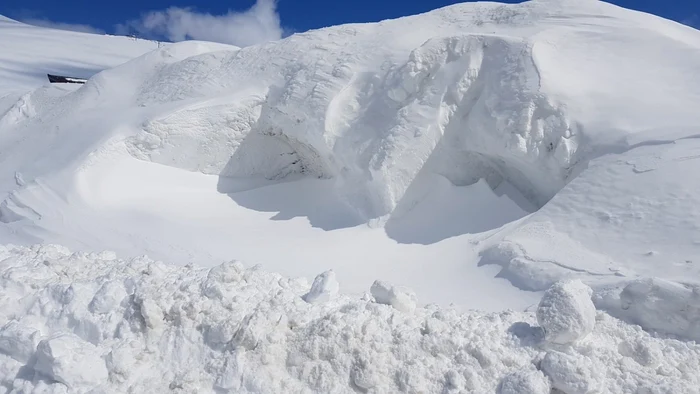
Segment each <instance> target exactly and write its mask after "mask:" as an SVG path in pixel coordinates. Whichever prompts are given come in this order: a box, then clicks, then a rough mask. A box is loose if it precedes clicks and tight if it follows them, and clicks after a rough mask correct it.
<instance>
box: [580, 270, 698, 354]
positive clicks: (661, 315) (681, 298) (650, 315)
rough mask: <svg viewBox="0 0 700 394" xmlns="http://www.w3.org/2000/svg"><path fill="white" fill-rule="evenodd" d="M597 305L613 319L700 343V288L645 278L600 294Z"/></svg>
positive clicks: (596, 297)
mask: <svg viewBox="0 0 700 394" xmlns="http://www.w3.org/2000/svg"><path fill="white" fill-rule="evenodd" d="M594 298H595V302H596V305H597V306H598V307H599V308H602V309H605V310H606V311H608V313H610V314H611V315H613V316H616V317H618V318H620V319H623V320H626V321H628V322H630V323H633V324H639V325H640V326H642V327H645V328H646V329H648V330H653V331H658V332H662V333H666V334H672V335H677V336H678V337H681V338H686V339H690V340H694V341H700V286H698V285H697V284H695V285H683V284H680V283H675V282H670V281H667V280H664V279H661V278H642V279H637V280H634V281H632V282H630V283H628V284H627V285H625V286H624V287H623V288H622V290H621V291H620V290H619V289H611V290H607V291H602V292H600V293H599V294H596V296H595V297H594Z"/></svg>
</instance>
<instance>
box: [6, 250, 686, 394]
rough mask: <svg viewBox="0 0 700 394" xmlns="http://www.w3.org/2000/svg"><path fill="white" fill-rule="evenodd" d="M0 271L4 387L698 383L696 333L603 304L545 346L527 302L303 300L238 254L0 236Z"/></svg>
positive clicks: (627, 386)
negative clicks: (3, 239)
mask: <svg viewBox="0 0 700 394" xmlns="http://www.w3.org/2000/svg"><path fill="white" fill-rule="evenodd" d="M322 277H323V276H322ZM325 277H326V278H327V277H328V275H326V276H325ZM0 286H1V287H0V320H1V321H3V322H6V323H5V324H4V326H3V327H2V329H0V384H1V385H2V387H4V388H6V389H8V390H17V391H25V392H30V391H33V390H43V391H44V392H66V391H68V392H76V393H78V392H88V391H90V390H93V391H106V392H112V391H113V392H128V391H134V392H153V393H159V392H170V391H173V390H183V391H196V392H236V393H248V392H256V393H276V392H305V391H311V392H337V393H354V392H357V391H363V392H430V393H433V392H473V393H483V392H499V393H502V394H506V393H516V392H517V393H542V394H545V393H548V392H549V388H550V386H551V387H554V388H557V389H559V390H561V391H563V392H564V393H567V394H574V393H585V392H589V391H590V390H594V389H599V390H602V391H600V392H610V393H623V392H624V393H633V392H673V393H681V392H682V393H692V392H697V388H698V387H700V376H699V375H698V374H697V371H698V370H699V369H700V346H698V345H697V344H695V343H692V342H687V343H686V342H681V341H678V340H674V339H663V338H658V337H654V336H651V335H650V334H648V333H646V332H644V331H642V330H640V329H639V328H638V327H636V326H632V325H628V324H625V323H623V322H621V321H620V320H617V319H615V318H612V317H610V316H608V315H606V314H603V313H599V314H598V316H597V322H596V325H595V328H594V329H593V331H592V332H591V333H590V334H589V335H588V336H586V337H585V338H582V339H580V340H579V341H577V342H575V343H572V344H569V345H565V346H563V347H562V346H559V345H557V347H556V348H552V347H551V344H550V343H549V342H546V341H544V342H543V341H540V339H539V338H540V337H539V334H538V332H539V330H540V329H539V328H537V327H534V323H535V315H534V314H533V313H516V312H501V313H494V314H485V313H480V312H467V313H458V312H456V311H454V310H451V309H441V308H438V307H435V306H428V307H425V308H423V307H418V308H416V309H415V310H414V311H399V310H397V309H396V308H394V307H391V306H389V305H382V304H379V303H376V302H373V300H371V299H369V298H367V299H355V298H350V297H348V296H344V295H339V296H338V297H337V298H335V299H332V300H329V301H320V300H319V302H315V303H313V304H312V303H307V302H305V301H304V300H303V299H302V297H303V296H304V294H307V293H308V292H309V289H310V288H311V286H310V285H309V284H308V283H307V282H306V281H305V280H296V279H288V278H285V277H282V276H280V275H276V274H271V273H267V272H264V271H262V270H260V269H258V268H256V267H252V268H246V267H244V266H243V264H241V263H240V262H235V261H234V262H229V263H225V264H222V265H220V266H217V267H214V268H211V269H201V268H197V267H195V266H192V265H190V266H184V267H182V266H173V265H166V264H163V263H160V262H157V261H153V260H150V259H148V258H146V257H141V258H136V259H132V260H129V261H124V260H119V259H117V258H115V256H114V254H112V253H100V254H94V253H90V254H86V253H70V252H69V251H68V250H66V249H65V248H62V247H58V246H50V245H46V246H34V247H14V246H2V247H0ZM567 286H569V287H570V286H571V285H570V284H569V285H564V286H563V288H568V287H567ZM314 287H316V288H318V287H319V286H318V285H317V286H314ZM384 287H388V286H384ZM574 287H576V286H574ZM385 290H386V289H385ZM375 293H376V292H375ZM377 294H378V293H377ZM380 298H381V297H380Z"/></svg>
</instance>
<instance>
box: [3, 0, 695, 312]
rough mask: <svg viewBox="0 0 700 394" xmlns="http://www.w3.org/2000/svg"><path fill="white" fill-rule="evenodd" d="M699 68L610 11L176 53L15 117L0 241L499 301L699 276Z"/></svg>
mask: <svg viewBox="0 0 700 394" xmlns="http://www.w3.org/2000/svg"><path fill="white" fill-rule="evenodd" d="M13 28H14V27H13ZM4 30H7V31H13V30H11V29H10V30H8V28H5V29H4ZM71 34H72V33H71ZM81 37H83V38H85V37H88V36H81ZM89 37H90V38H92V36H89ZM95 37H97V36H95ZM85 39H87V38H85ZM95 39H97V38H95ZM100 39H103V38H102V37H100ZM46 53H47V56H49V55H50V56H58V55H57V54H58V52H50V51H47V52H46ZM302 54H303V56H302ZM699 66H700V33H698V31H696V30H693V29H691V28H689V27H687V26H682V25H680V24H677V23H674V22H670V21H666V20H662V19H660V18H657V17H654V16H651V15H647V14H643V13H638V12H632V11H629V10H625V9H622V8H619V7H616V6H612V5H610V4H607V3H603V2H599V1H593V0H584V1H565V0H558V1H554V0H537V1H532V2H526V3H522V4H518V5H501V4H497V3H476V4H471V3H470V4H459V5H455V6H451V7H447V8H443V9H440V10H436V11H433V12H430V13H427V14H423V15H418V16H412V17H406V18H401V19H397V20H391V21H384V22H381V23H377V24H366V25H345V26H338V27H332V28H328V29H322V30H317V31H311V32H307V33H303V34H296V35H294V36H292V37H289V38H287V39H285V40H281V41H279V42H273V43H266V44H263V45H259V46H253V47H248V48H243V49H239V48H235V47H228V46H224V45H218V44H210V43H201V42H186V43H180V44H175V45H171V46H168V47H166V48H161V49H158V50H156V51H153V52H150V53H147V54H145V55H144V56H141V57H139V58H137V59H134V60H132V61H130V62H128V63H126V64H124V65H122V66H119V67H116V68H113V69H109V70H106V71H103V72H101V73H99V74H97V75H95V76H94V77H93V78H91V79H90V81H89V82H88V83H87V84H86V85H84V86H83V87H81V88H80V89H78V90H75V91H66V90H63V89H61V88H58V87H51V88H47V87H44V88H39V89H36V90H33V91H31V92H29V93H28V94H26V95H24V96H22V98H21V99H19V100H18V101H16V102H15V103H14V104H13V105H12V107H11V108H10V109H9V110H7V111H6V112H5V113H4V115H2V118H0V147H2V152H1V153H0V201H2V202H1V203H0V223H1V226H0V236H1V237H2V238H3V239H4V240H6V241H7V242H14V243H20V244H31V243H36V242H56V243H60V244H64V245H68V246H70V247H72V248H79V249H81V250H93V251H99V250H103V249H110V250H115V251H116V252H117V253H118V254H119V255H120V256H126V257H129V256H136V255H139V254H142V253H147V254H149V255H150V256H152V257H154V258H158V259H163V260H166V261H171V262H175V263H179V264H185V263H188V262H195V263H198V264H205V265H213V264H218V263H220V262H221V261H225V260H229V259H232V258H239V259H242V260H244V261H248V262H262V263H263V264H264V266H265V267H266V268H267V269H270V270H272V271H276V272H280V273H282V274H285V275H294V276H296V275H300V276H305V277H307V278H309V279H310V278H312V277H313V276H314V275H315V274H316V273H318V272H321V271H325V270H327V269H329V268H333V269H334V270H336V271H337V273H338V277H339V278H340V281H341V283H340V285H341V289H342V290H343V291H344V292H347V293H355V294H359V293H361V292H362V291H363V289H366V288H367V287H368V286H369V285H370V284H371V283H372V282H373V281H374V279H376V278H377V277H381V278H385V279H388V280H390V281H392V282H394V283H398V284H403V285H408V286H410V287H412V288H414V289H415V291H416V292H417V293H418V294H419V296H420V299H421V300H425V301H427V302H439V303H442V304H448V303H450V302H454V303H456V304H458V305H461V306H466V307H475V308H482V309H489V310H501V309H503V308H508V307H512V308H517V309H523V308H525V307H527V306H530V305H532V304H534V303H536V302H537V299H538V298H539V294H538V293H536V292H535V291H541V290H544V289H546V288H548V287H549V286H550V285H551V284H552V283H554V282H555V281H556V280H558V279H562V278H568V277H579V278H581V279H583V280H585V281H586V282H587V283H589V284H591V285H593V286H595V287H596V288H603V287H613V288H618V290H619V289H620V288H621V286H623V285H624V284H626V283H628V282H629V281H631V280H634V279H636V278H637V277H639V276H657V277H661V278H667V279H671V280H675V281H678V282H682V283H685V284H687V285H692V284H693V283H692V282H694V279H693V278H698V274H699V273H700V272H699V269H698V263H697V262H695V261H694V260H693V256H695V255H697V254H698V248H699V247H700V243H698V240H697V239H696V234H697V231H696V230H697V225H698V224H697V223H698V221H697V217H696V216H697V210H696V208H695V207H697V206H698V204H697V203H698V201H697V198H698V197H696V196H698V195H700V194H698V193H697V191H698V190H697V187H698V184H697V182H696V181H695V179H694V178H692V177H689V176H687V175H686V174H691V173H693V172H694V166H695V165H696V162H697V160H694V157H695V154H694V153H693V152H694V150H695V147H694V139H693V138H694V137H695V136H696V135H697V126H696V125H697V124H700V123H699V122H698V121H700V114H699V113H698V112H697V111H694V110H693V108H694V107H695V103H698V102H699V99H700V97H699V95H700V79H699V78H700V77H698V75H697V73H696V72H694V70H697V69H698V67H699ZM532 212H534V213H532ZM530 213H532V214H530Z"/></svg>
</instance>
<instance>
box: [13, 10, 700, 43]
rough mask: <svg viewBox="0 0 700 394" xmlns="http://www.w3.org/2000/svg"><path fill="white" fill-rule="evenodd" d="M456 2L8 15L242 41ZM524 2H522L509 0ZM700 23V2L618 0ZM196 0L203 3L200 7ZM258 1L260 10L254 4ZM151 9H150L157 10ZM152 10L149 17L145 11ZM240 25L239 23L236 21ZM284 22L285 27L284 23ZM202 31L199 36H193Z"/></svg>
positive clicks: (57, 23) (150, 33) (70, 26)
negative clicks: (237, 36) (231, 36)
mask: <svg viewBox="0 0 700 394" xmlns="http://www.w3.org/2000/svg"><path fill="white" fill-rule="evenodd" d="M458 2H459V1H450V0H354V1H328V0H278V1H277V4H274V0H257V5H256V0H231V1H219V0H196V1H193V0H140V1H137V0H121V1H115V2H112V1H94V0H91V1H88V0H62V1H56V0H2V1H0V14H2V15H6V16H9V17H11V18H14V19H19V20H23V21H26V22H29V23H34V24H43V25H47V26H53V27H59V28H66V29H73V30H82V31H95V32H107V33H115V32H116V33H118V34H124V33H133V34H137V35H142V36H150V37H151V38H160V39H169V40H179V39H183V38H197V39H211V40H222V38H221V37H227V36H230V35H232V34H233V35H242V37H241V38H240V39H239V41H240V42H239V43H238V44H239V45H241V44H242V45H247V44H250V43H255V41H259V40H261V39H263V40H264V39H274V38H275V37H276V36H278V35H280V34H281V35H285V34H289V32H294V31H305V30H308V29H313V28H319V27H324V26H330V25H336V24H340V23H347V22H369V21H378V20H382V19H387V18H394V17H399V16H404V15H411V14H416V13H419V12H424V11H429V10H431V9H435V8H438V7H442V6H445V5H449V4H454V3H458ZM505 2H511V3H516V2H518V1H514V0H506V1H505ZM611 2H612V3H614V4H617V5H620V6H623V7H627V8H633V9H637V10H642V11H645V12H650V13H653V14H656V15H660V16H663V17H665V18H668V19H673V20H676V21H679V22H683V23H686V24H689V25H693V26H694V27H700V0H612V1H611ZM193 5H196V7H192V6H193ZM251 7H254V9H252V10H251ZM149 12H150V13H149ZM144 14H145V16H144ZM233 24H238V25H240V26H239V28H234V27H232V25H233ZM280 27H281V29H280ZM193 36H194V37H193Z"/></svg>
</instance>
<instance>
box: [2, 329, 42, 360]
mask: <svg viewBox="0 0 700 394" xmlns="http://www.w3.org/2000/svg"><path fill="white" fill-rule="evenodd" d="M40 336H41V333H40V332H38V331H37V330H35V329H33V328H31V327H27V326H25V325H23V324H21V323H19V322H17V321H16V320H11V321H9V322H7V324H5V326H4V327H2V329H0V353H4V354H6V355H8V356H10V357H12V358H14V359H15V360H17V361H20V362H27V361H28V360H29V358H30V357H31V356H32V354H34V349H36V345H37V343H38V338H39V337H40Z"/></svg>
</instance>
